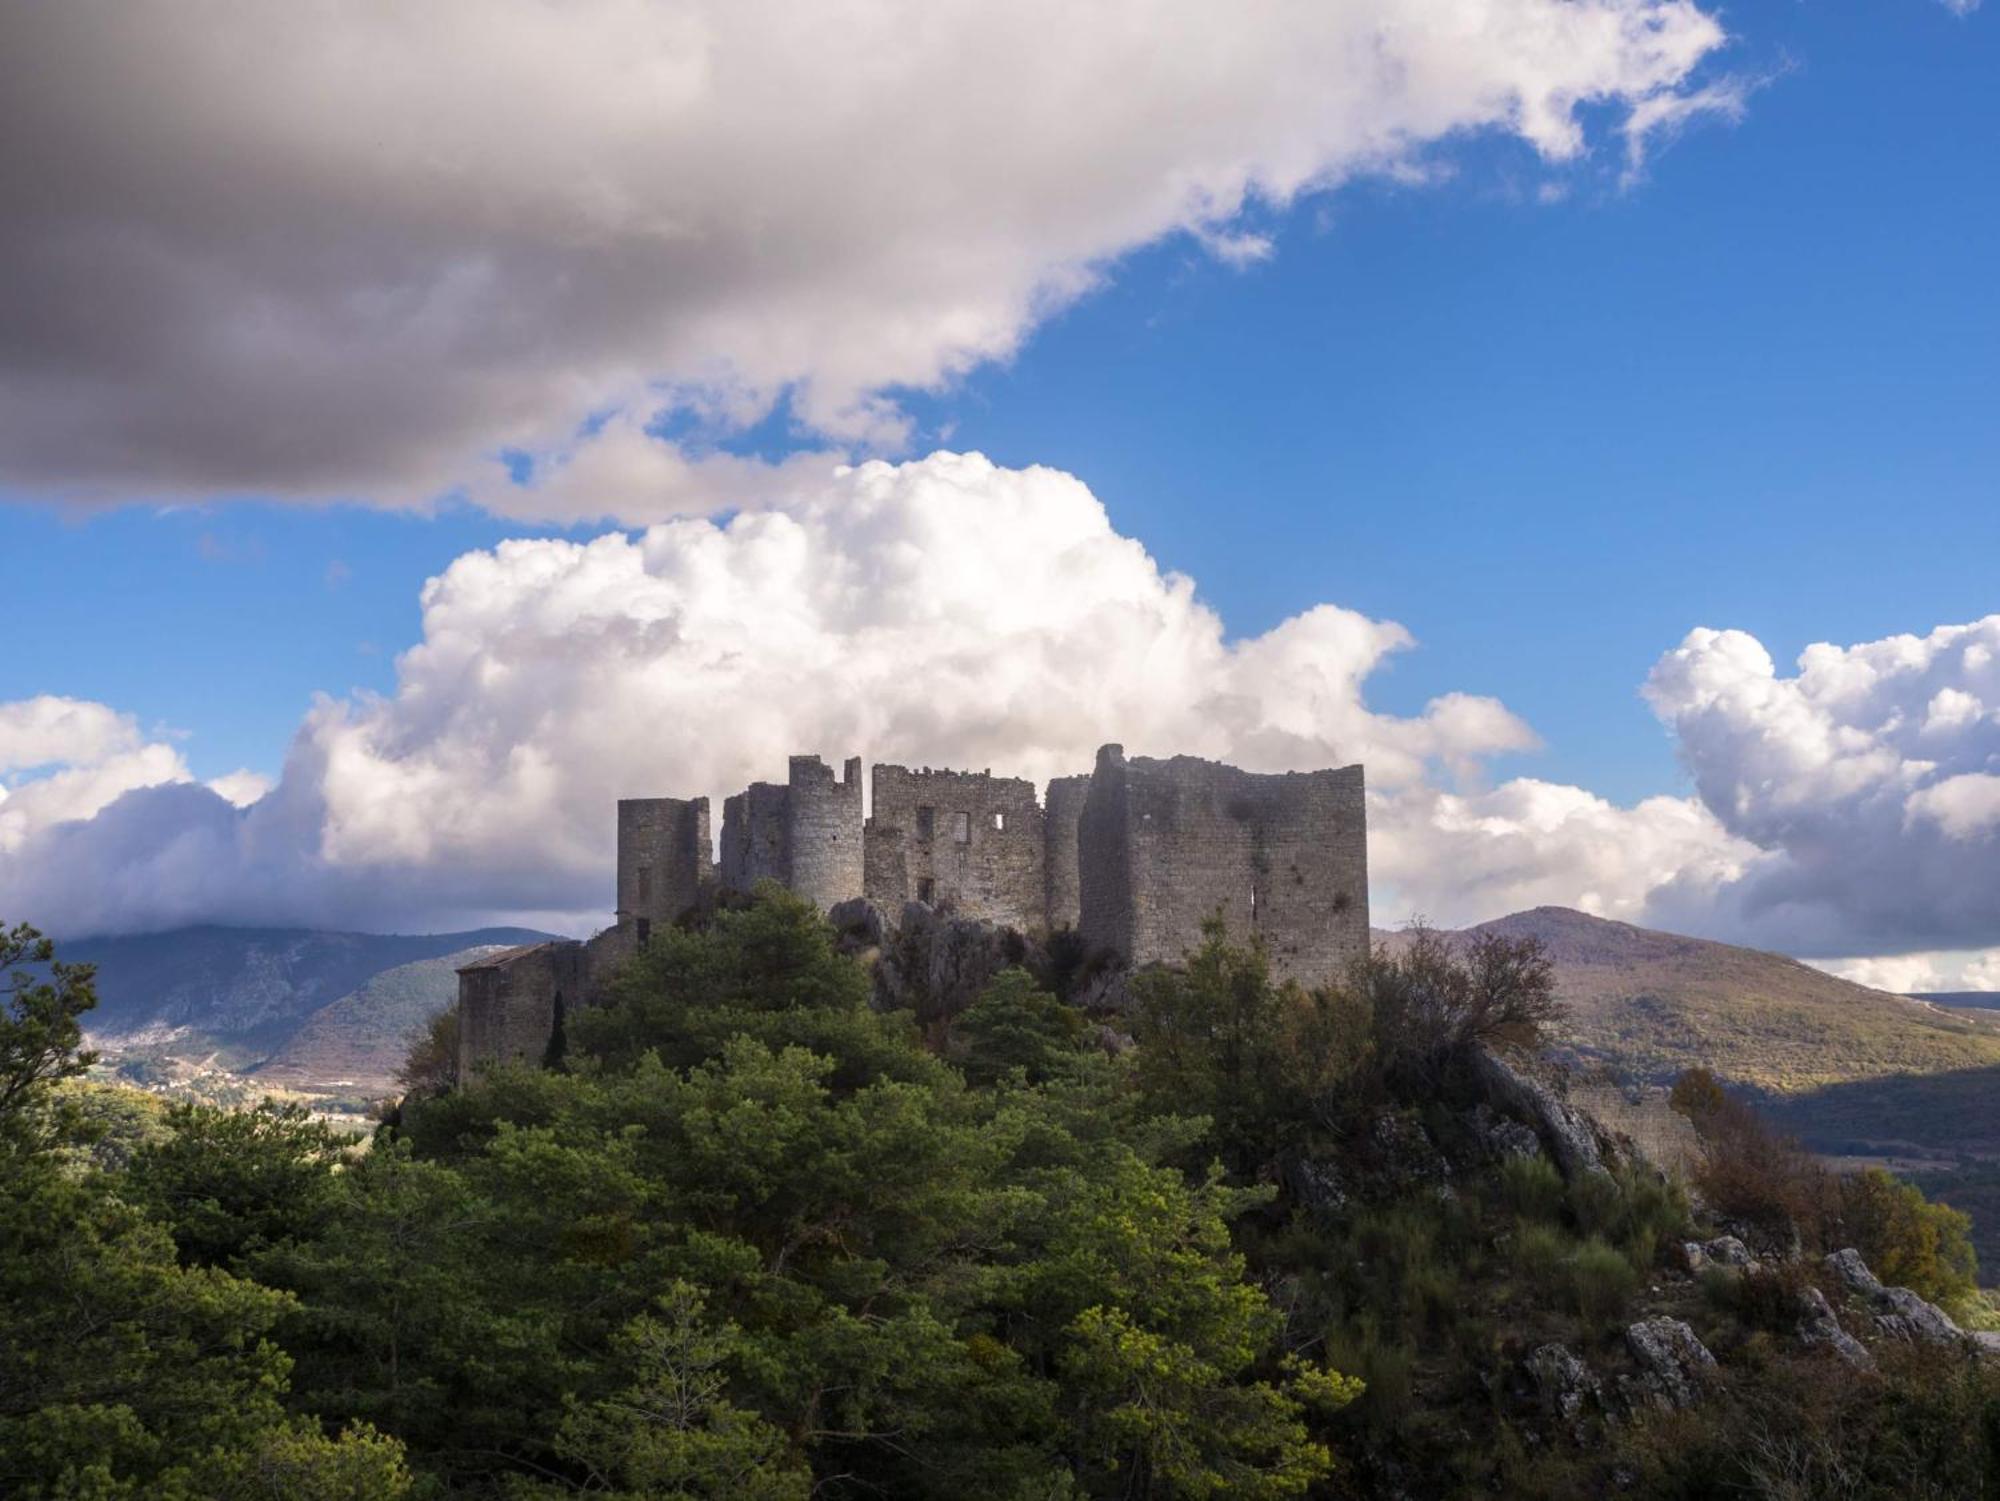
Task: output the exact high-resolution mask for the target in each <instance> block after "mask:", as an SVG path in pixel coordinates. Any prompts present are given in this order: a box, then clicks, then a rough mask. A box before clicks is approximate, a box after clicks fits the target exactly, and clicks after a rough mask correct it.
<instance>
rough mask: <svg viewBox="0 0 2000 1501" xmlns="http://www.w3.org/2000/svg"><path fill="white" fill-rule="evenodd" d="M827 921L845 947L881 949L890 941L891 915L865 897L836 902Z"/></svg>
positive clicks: (828, 914) (827, 916)
mask: <svg viewBox="0 0 2000 1501" xmlns="http://www.w3.org/2000/svg"><path fill="white" fill-rule="evenodd" d="M826 920H827V921H828V922H830V923H832V924H833V930H834V932H836V933H838V934H839V935H840V938H841V942H842V943H843V945H852V946H854V947H856V948H867V949H879V948H881V947H882V945H883V944H884V943H886V942H887V941H888V938H889V935H890V933H891V931H892V929H891V927H890V924H889V914H888V913H886V912H884V911H883V910H882V909H881V907H880V906H878V905H877V904H876V903H874V902H871V901H870V900H869V899H868V898H867V897H865V896H855V897H849V898H848V899H847V900H846V901H844V902H836V903H835V904H834V906H833V909H832V910H831V911H829V912H828V913H827V914H826Z"/></svg>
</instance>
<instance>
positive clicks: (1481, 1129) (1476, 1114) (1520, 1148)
mask: <svg viewBox="0 0 2000 1501" xmlns="http://www.w3.org/2000/svg"><path fill="white" fill-rule="evenodd" d="M1471 1123H1472V1134H1473V1138H1474V1139H1475V1140H1476V1141H1477V1142H1478V1143H1479V1145H1480V1148H1481V1149H1482V1150H1483V1151H1484V1152H1485V1154H1486V1155H1487V1157H1488V1158H1490V1159H1491V1160H1492V1161H1494V1162H1505V1161H1507V1160H1508V1159H1509V1158H1513V1157H1539V1156H1541V1155H1542V1139H1541V1137H1539V1136H1537V1135H1536V1134H1535V1132H1534V1128H1533V1127H1531V1126H1526V1125H1523V1124H1522V1123H1521V1122H1520V1121H1517V1120H1515V1119H1513V1118H1512V1117H1511V1116H1505V1115H1501V1114H1500V1113H1499V1112H1498V1111H1496V1110H1495V1109H1494V1108H1493V1107H1492V1106H1491V1105H1489V1104H1487V1103H1486V1102H1485V1101H1484V1100H1481V1101H1480V1102H1479V1103H1478V1104H1477V1105H1474V1106H1473V1107H1472V1117H1471Z"/></svg>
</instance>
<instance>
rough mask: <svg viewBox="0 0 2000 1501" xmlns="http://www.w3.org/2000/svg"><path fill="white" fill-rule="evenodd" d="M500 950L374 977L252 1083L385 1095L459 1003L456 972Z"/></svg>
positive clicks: (289, 1044) (306, 1028)
mask: <svg viewBox="0 0 2000 1501" xmlns="http://www.w3.org/2000/svg"><path fill="white" fill-rule="evenodd" d="M502 947H503V945H498V944H482V945H480V946H479V947H477V948H470V949H461V950H460V951H459V952H458V953H455V954H446V955H445V956H444V957H442V958H439V959H419V960H417V961H416V962H414V963H412V964H399V965H397V966H396V967H395V968H394V969H385V970H383V971H382V972H381V973H380V974H378V975H374V976H371V977H370V978H369V979H368V980H367V982H366V983H364V984H363V985H362V986H361V987H360V989H358V990H355V991H353V992H352V993H350V994H348V995H344V996H342V997H341V998H340V999H339V1000H337V1001H334V1002H332V1003H331V1004H330V1005H326V1006H322V1007H320V1009H319V1010H317V1011H315V1012H314V1013H313V1014H312V1015H311V1016H309V1017H307V1018H306V1019H305V1021H304V1022H303V1023H302V1024H301V1025H300V1026H299V1028H298V1030H297V1031H295V1032H294V1033H292V1035H291V1037H290V1038H289V1039H288V1040H287V1041H286V1042H285V1044H284V1045H283V1046H282V1047H280V1048H279V1049H278V1050H277V1052H275V1053H273V1054H272V1055H271V1057H270V1058H269V1059H268V1060H267V1061H265V1062H264V1063H262V1064H259V1065H258V1066H257V1068H256V1069H255V1070H254V1075H255V1077H256V1079H257V1080H258V1081H259V1082H260V1083H265V1084H273V1085H279V1086H284V1087H289V1088H302V1089H311V1088H318V1089H327V1088H348V1089H353V1090H359V1091H363V1092H387V1091H388V1090H389V1089H390V1088H391V1087H392V1085H393V1083H394V1080H395V1074H396V1070H397V1069H398V1068H399V1067H400V1066H401V1065H402V1062H403V1059H404V1058H405V1057H407V1056H408V1054H409V1051H410V1042H411V1040H412V1039H413V1038H414V1037H415V1036H416V1035H417V1034H418V1033H419V1032H421V1031H423V1029H424V1028H425V1027H426V1026H428V1025H429V1024H430V1021H431V1018H432V1017H434V1016H436V1015H437V1014H438V1013H439V1012H440V1011H444V1010H446V1009H447V1008H449V1007H451V1006H452V1005H454V1004H456V1003H457V1000H458V974H457V971H458V967H459V966H460V965H462V964H469V963H471V962H472V961H473V960H474V959H477V958H480V957H482V956H484V955H486V954H493V953H498V952H499V951H500V949H501V948H502Z"/></svg>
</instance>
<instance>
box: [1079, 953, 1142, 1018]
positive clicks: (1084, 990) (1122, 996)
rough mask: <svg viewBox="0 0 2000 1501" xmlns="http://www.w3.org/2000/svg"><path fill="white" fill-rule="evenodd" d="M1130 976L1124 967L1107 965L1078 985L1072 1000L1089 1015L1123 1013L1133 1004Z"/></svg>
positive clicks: (1118, 1014) (1115, 1014) (1117, 1014)
mask: <svg viewBox="0 0 2000 1501" xmlns="http://www.w3.org/2000/svg"><path fill="white" fill-rule="evenodd" d="M1130 978H1131V976H1130V974H1129V972H1128V971H1126V970H1125V969H1124V968H1122V967H1120V966H1117V965H1111V966H1107V967H1106V968H1104V969H1101V970H1099V971H1098V972H1097V973H1096V974H1094V975H1092V976H1091V977H1090V978H1089V979H1088V980H1086V981H1084V983H1083V984H1082V985H1080V986H1078V987H1077V990H1076V994H1075V995H1073V996H1071V997H1070V1002H1071V1004H1072V1005H1074V1006H1076V1007H1078V1008H1079V1009H1080V1010H1082V1011H1083V1012H1084V1013H1085V1014H1086V1015H1089V1016H1106V1015H1110V1016H1120V1015H1123V1014H1124V1013H1125V1012H1126V1011H1129V1010H1130V1009H1131V1006H1132V991H1131V987H1130V985H1129V984H1128V981H1129V980H1130Z"/></svg>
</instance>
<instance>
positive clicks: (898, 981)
mask: <svg viewBox="0 0 2000 1501" xmlns="http://www.w3.org/2000/svg"><path fill="white" fill-rule="evenodd" d="M846 905H848V904H846V903H842V906H843V907H844V906H846ZM1027 955H1028V945H1027V941H1026V940H1025V939H1024V938H1022V936H1021V935H1020V934H1019V933H1017V932H1016V931H1015V930H1014V929H1012V928H1005V927H1001V926H1000V925H999V924H998V923H990V922H985V921H982V920H980V919H978V918H971V917H954V916H952V915H951V914H949V913H946V912H940V911H938V910H937V909H936V908H933V907H930V906H928V905H926V904H925V903H923V902H907V903H905V904H904V906H903V911H902V914H901V916H900V918H899V919H898V921H897V923H896V928H895V931H894V933H893V934H891V935H889V937H888V941H887V943H886V944H885V945H884V947H883V950H882V957H881V960H880V962H878V963H877V964H876V966H875V1001H876V1004H877V1005H878V1006H880V1007H882V1008H883V1009H885V1010H908V1011H914V1012H915V1013H916V1015H917V1019H918V1020H919V1021H922V1022H930V1021H938V1020H941V1019H943V1018H946V1017H952V1016H957V1015H958V1014H959V1013H960V1012H962V1011H964V1010H965V1009H966V1008H967V1007H968V1006H970V1005H971V1004H972V1003H973V1002H974V1001H976V1000H978V999H979V993H980V992H981V991H982V990H984V989H985V988H986V986H987V984H988V982H990V981H991V980H992V978H993V977H994V976H995V975H997V974H999V973H1000V971H1001V970H1003V969H1006V968H1007V967H1008V966H1010V965H1015V964H1020V963H1022V962H1023V961H1024V960H1025V959H1026V958H1027Z"/></svg>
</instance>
